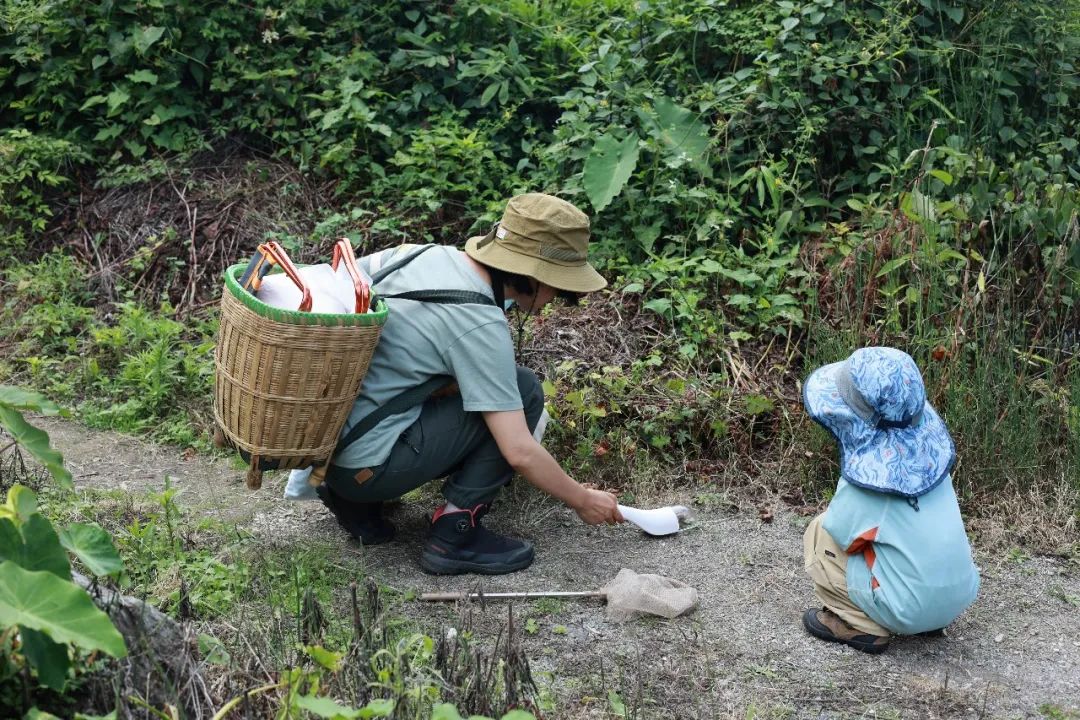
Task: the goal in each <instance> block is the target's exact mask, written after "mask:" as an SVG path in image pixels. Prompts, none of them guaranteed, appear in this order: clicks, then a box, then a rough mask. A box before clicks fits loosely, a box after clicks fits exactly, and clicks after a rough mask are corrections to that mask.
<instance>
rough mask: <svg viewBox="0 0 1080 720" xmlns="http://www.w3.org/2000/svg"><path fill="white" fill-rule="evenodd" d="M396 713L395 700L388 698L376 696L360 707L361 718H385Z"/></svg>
mask: <svg viewBox="0 0 1080 720" xmlns="http://www.w3.org/2000/svg"><path fill="white" fill-rule="evenodd" d="M393 714H394V701H393V700H390V699H388V698H376V699H375V700H372V701H371V702H369V703H368V704H367V705H365V706H364V707H362V708H360V717H361V718H384V717H390V716H391V715H393Z"/></svg>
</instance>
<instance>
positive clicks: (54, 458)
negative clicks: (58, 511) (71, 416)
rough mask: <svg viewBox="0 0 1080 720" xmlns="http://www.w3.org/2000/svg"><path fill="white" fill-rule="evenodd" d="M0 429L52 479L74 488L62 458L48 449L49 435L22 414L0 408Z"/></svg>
mask: <svg viewBox="0 0 1080 720" xmlns="http://www.w3.org/2000/svg"><path fill="white" fill-rule="evenodd" d="M0 427H3V428H4V429H5V430H7V431H8V432H9V433H10V434H11V436H12V437H13V438H15V441H16V442H18V443H19V445H21V446H22V447H23V448H24V449H25V450H26V451H27V452H29V453H30V454H31V455H32V456H33V457H34V459H35V460H37V461H38V462H39V463H41V464H42V465H44V466H45V469H46V470H48V471H49V474H51V475H52V476H53V479H55V480H56V482H58V483H59V484H60V486H61V487H64V488H69V489H70V488H72V487H74V485H73V483H72V482H71V473H69V472H68V471H67V468H65V467H64V458H63V456H62V455H61V454H60V453H58V452H57V451H56V450H53V449H52V448H51V447H49V435H48V434H47V433H46V432H45V431H44V430H39V429H38V428H36V427H34V426H33V425H31V424H30V423H28V422H26V420H24V419H23V416H22V413H20V412H19V411H17V410H12V409H11V408H9V407H5V406H0Z"/></svg>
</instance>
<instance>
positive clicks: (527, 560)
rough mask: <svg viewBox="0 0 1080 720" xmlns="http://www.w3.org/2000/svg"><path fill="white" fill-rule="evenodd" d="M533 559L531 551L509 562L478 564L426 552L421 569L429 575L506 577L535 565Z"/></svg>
mask: <svg viewBox="0 0 1080 720" xmlns="http://www.w3.org/2000/svg"><path fill="white" fill-rule="evenodd" d="M533 558H534V553H533V552H531V550H530V552H528V553H526V554H524V555H522V556H521V557H520V558H517V559H514V560H509V561H507V562H501V563H476V562H469V561H467V560H451V559H450V558H445V557H442V556H440V555H435V554H434V553H428V552H424V553H422V554H421V555H420V569H421V570H423V571H424V572H426V573H428V574H429V575H462V574H464V573H475V574H477V575H506V574H507V573H512V572H517V571H518V570H524V569H525V568H527V567H529V566H530V565H532V563H533Z"/></svg>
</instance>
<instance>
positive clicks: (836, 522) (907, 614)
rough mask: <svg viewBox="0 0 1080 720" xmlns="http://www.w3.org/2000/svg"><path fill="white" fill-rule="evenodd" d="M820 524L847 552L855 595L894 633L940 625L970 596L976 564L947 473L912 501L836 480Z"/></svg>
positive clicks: (975, 590)
mask: <svg viewBox="0 0 1080 720" xmlns="http://www.w3.org/2000/svg"><path fill="white" fill-rule="evenodd" d="M916 508H918V509H917V510H916ZM824 527H825V530H826V532H828V533H829V535H831V536H832V538H833V539H834V540H835V541H836V542H837V544H838V545H840V547H842V548H845V549H846V550H847V552H848V553H849V555H848V562H847V587H848V595H849V597H850V598H851V600H852V602H854V603H855V604H856V605H857V606H859V608H861V609H862V610H863V612H865V613H866V614H867V615H869V616H870V618H871V619H873V620H874V621H875V622H876V623H878V624H879V625H881V626H882V627H884V628H886V629H888V630H890V631H891V632H893V633H896V634H898V635H914V634H916V633H920V632H926V631H928V630H937V629H938V628H943V627H945V626H946V625H948V624H949V623H951V622H952V621H953V620H955V619H956V618H957V617H958V616H959V615H960V613H962V612H963V611H964V610H965V609H967V607H968V606H969V605H971V603H972V602H974V601H975V596H976V595H977V594H978V591H979V570H978V568H976V567H975V563H974V562H973V561H972V559H971V546H970V545H969V544H968V538H967V534H966V533H965V532H964V521H963V519H962V518H961V517H960V506H959V504H958V503H957V501H956V493H955V492H954V491H953V487H952V478H951V477H948V478H946V479H945V480H944V482H942V483H941V484H940V485H938V486H937V487H935V488H934V489H933V490H931V491H930V492H928V493H925V494H924V495H920V496H919V497H918V498H917V502H916V499H912V500H908V499H907V498H904V497H901V496H898V495H891V494H887V493H881V492H875V491H873V490H866V489H864V488H860V487H857V486H855V485H852V484H850V483H848V482H847V481H845V480H843V479H841V480H840V483H839V485H837V488H836V494H835V495H834V496H833V499H832V502H830V503H829V508H828V510H826V512H825V520H824Z"/></svg>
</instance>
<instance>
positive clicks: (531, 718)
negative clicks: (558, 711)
mask: <svg viewBox="0 0 1080 720" xmlns="http://www.w3.org/2000/svg"><path fill="white" fill-rule="evenodd" d="M501 720H536V716H535V715H533V714H532V713H530V712H525V711H524V710H511V711H510V712H508V713H506V714H505V715H503V716H502V718H501Z"/></svg>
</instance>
